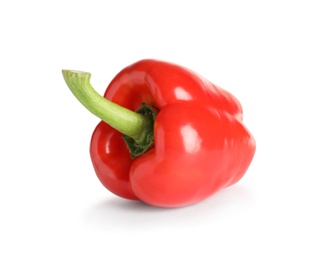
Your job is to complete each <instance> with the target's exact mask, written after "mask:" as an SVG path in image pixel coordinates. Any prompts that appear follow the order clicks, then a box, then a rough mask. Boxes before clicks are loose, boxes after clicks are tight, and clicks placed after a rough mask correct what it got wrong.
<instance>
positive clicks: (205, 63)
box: [0, 0, 324, 260]
mask: <svg viewBox="0 0 324 260" xmlns="http://www.w3.org/2000/svg"><path fill="white" fill-rule="evenodd" d="M321 2H322V1H312V0H307V1H287V0H281V1H276V0H275V1H250V0H248V1H203V0H200V1H190V0H187V1H176V0H173V1H167V0H164V1H144V0H136V1H122V0H120V1H97V0H91V1H86V0H84V1H82V0H78V1H70V0H65V1H36V0H29V1H19V0H17V1H7V0H4V1H1V3H0V29H1V31H0V33H1V34H0V77H1V80H0V82H1V86H0V89H1V93H0V98H1V100H0V113H1V128H0V133H1V135H0V150H1V163H0V211H1V213H0V240H1V241H0V259H80V258H81V257H84V258H85V259H187V258H188V257H191V258H192V259H295V258H297V257H300V258H298V259H312V260H314V259H324V235H323V234H324V213H323V199H324V188H323V183H324V181H323V180H324V179H323V174H324V166H323V155H324V152H323V146H324V138H323V133H324V127H323V112H324V105H323V97H324V94H323V93H324V92H323V86H324V74H323V71H324V51H323V49H324V47H323V46H324V39H323V36H324V15H323V13H324V8H323V7H322V5H321ZM143 58H156V59H162V60H166V61H171V62H175V63H178V64H181V65H183V66H186V67H188V68H190V69H192V70H195V71H197V72H198V73H200V74H202V75H204V76H205V77H207V78H208V79H209V80H211V81H212V82H214V83H215V84H217V85H219V86H221V87H223V88H225V89H227V90H228V91H230V92H231V93H232V94H234V95H235V96H236V97H237V98H238V99H239V100H240V101H241V103H242V105H243V109H244V122H245V124H246V125H247V127H248V128H249V129H250V131H251V132H252V133H253V135H254V136H255V139H256V141H257V152H256V155H255V157H254V160H253V162H252V164H251V166H250V168H249V170H248V172H247V173H246V175H245V176H244V178H243V179H242V180H241V181H240V182H239V183H237V184H235V185H234V186H232V187H230V188H227V189H225V190H222V191H220V192H219V193H216V194H215V195H214V196H212V197H211V198H209V199H207V200H205V201H203V202H201V203H199V204H196V205H194V206H190V207H185V208H180V209H172V210H170V209H160V208H154V207H150V206H147V205H144V204H142V203H139V202H130V201H126V200H123V199H120V198H118V197H116V196H114V195H112V194H111V193H109V192H108V191H107V190H106V189H105V188H104V187H103V186H102V185H101V184H100V183H99V181H98V180H97V178H96V176H95V173H94V171H93V168H92V164H91V162H90V157H89V151H88V150H89V141H90V137H91V134H92V131H93V129H94V127H95V126H96V124H97V123H98V121H99V120H98V119H97V118H95V117H94V116H93V115H92V114H90V113H89V112H88V111H86V110H85V109H84V108H83V107H82V106H81V105H80V104H79V103H78V101H77V100H76V99H75V98H74V97H73V95H72V94H71V93H70V91H69V90H68V88H67V87H66V85H65V83H64V81H63V78H62V75H61V69H76V70H84V71H89V72H91V73H92V84H93V86H94V87H95V88H96V89H97V91H98V92H99V93H103V92H104V91H105V89H106V87H107V85H108V83H109V82H110V80H111V79H112V78H113V77H114V76H115V74H116V73H118V72H119V71H120V70H121V69H122V68H124V67H125V66H127V65H129V64H131V63H133V62H135V61H137V60H140V59H143Z"/></svg>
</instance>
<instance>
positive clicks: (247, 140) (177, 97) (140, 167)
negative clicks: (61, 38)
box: [63, 60, 256, 207]
mask: <svg viewBox="0 0 324 260" xmlns="http://www.w3.org/2000/svg"><path fill="white" fill-rule="evenodd" d="M63 76H64V79H65V82H66V83H67V85H68V86H69V88H70V89H71V91H72V93H73V94H74V95H75V96H76V97H77V99H79V101H80V102H81V103H82V104H83V105H84V106H85V107H86V108H87V109H88V110H89V111H90V112H92V113H93V114H95V115H96V116H98V117H99V118H100V119H102V121H101V122H100V123H99V124H98V125H97V127H96V128H95V130H94V132H93V135H92V138H91V143H90V156H91V160H92V163H93V166H94V170H95V172H96V174H97V177H98V178H99V180H100V181H101V183H102V184H103V185H104V186H105V187H106V188H107V189H108V190H110V191H111V192H112V193H114V194H116V195H118V196H120V197H122V198H126V199H132V200H141V201H143V202H145V203H147V204H150V205H154V206H159V207H181V206H186V205H190V204H194V203H197V202H199V201H201V200H203V199H205V198H207V197H209V196H210V195H212V194H214V193H215V192H216V191H218V190H220V189H222V188H225V187H228V186H230V185H233V184H234V183H236V182H237V181H239V180H240V179H241V178H242V177H243V175H244V174H245V172H246V171H247V169H248V167H249V165H250V163H251V161H252V159H253V156H254V153H255V147H256V146H255V140H254V138H253V136H252V135H251V133H250V132H249V131H248V129H247V128H246V127H245V126H244V125H243V123H242V107H241V105H240V103H239V101H238V100H237V99H236V98H235V97H234V96H233V95H232V94H230V93H229V92H227V91H226V90H224V89H222V88H220V87H218V86H216V85H214V84H213V83H211V82H210V81H208V80H207V79H205V78H203V77H202V76H200V75H198V74H196V73H194V72H193V71H191V70H189V69H187V68H184V67H182V66H178V65H176V64H172V63H168V62H163V61H158V60H141V61H138V62H136V63H134V64H132V65H130V66H128V67H126V68H124V69H123V70H121V71H120V72H119V73H118V74H117V75H116V76H115V77H114V78H113V80H112V81H111V83H110V84H109V86H108V88H107V90H106V92H105V94H104V97H102V96H100V95H99V94H98V93H97V92H96V91H95V90H94V89H93V88H92V86H91V84H90V77H91V75H90V73H87V72H81V71H70V70H63Z"/></svg>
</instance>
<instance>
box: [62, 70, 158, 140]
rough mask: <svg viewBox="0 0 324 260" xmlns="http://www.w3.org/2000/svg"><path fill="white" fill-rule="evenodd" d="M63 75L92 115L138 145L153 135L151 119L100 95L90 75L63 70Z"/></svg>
mask: <svg viewBox="0 0 324 260" xmlns="http://www.w3.org/2000/svg"><path fill="white" fill-rule="evenodd" d="M62 73H63V77H64V80H65V82H66V84H67V85H68V87H69V88H70V90H71V91H72V93H73V94H74V96H75V97H76V98H77V99H78V100H79V101H80V102H81V103H82V104H83V106H85V107H86V108H87V109H88V110H89V111H90V112H91V113H93V114H94V115H96V116H97V117H99V118H100V119H101V120H103V121H104V122H106V123H107V124H109V125H110V126H111V127H113V128H115V129H116V130H117V131H119V132H121V133H123V134H124V135H126V136H128V137H130V138H132V139H134V141H135V142H136V143H137V144H141V143H143V142H145V141H146V138H147V135H148V133H151V132H152V128H153V122H152V120H151V119H150V118H148V117H147V116H145V115H142V114H139V113H136V112H134V111H132V110H129V109H127V108H124V107H121V106H119V105H117V104H115V103H113V102H111V101H109V100H107V99H105V98H104V97H102V96H101V95H99V94H98V93H97V92H96V91H95V90H94V89H93V87H92V86H91V84H90V78H91V74H90V73H88V72H82V71H74V70H62Z"/></svg>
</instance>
